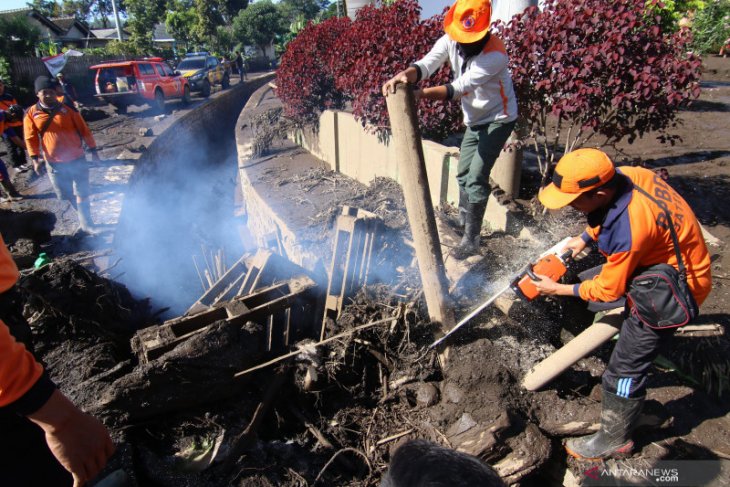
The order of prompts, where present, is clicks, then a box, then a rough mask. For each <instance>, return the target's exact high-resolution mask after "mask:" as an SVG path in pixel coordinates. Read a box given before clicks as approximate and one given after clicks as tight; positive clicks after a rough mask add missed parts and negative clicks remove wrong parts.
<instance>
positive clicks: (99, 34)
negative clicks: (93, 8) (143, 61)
mask: <svg viewBox="0 0 730 487" xmlns="http://www.w3.org/2000/svg"><path fill="white" fill-rule="evenodd" d="M91 33H92V34H94V37H96V38H98V39H108V40H114V39H116V38H117V29H91ZM122 39H129V32H127V31H125V30H124V29H122Z"/></svg>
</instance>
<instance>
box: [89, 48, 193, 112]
mask: <svg viewBox="0 0 730 487" xmlns="http://www.w3.org/2000/svg"><path fill="white" fill-rule="evenodd" d="M89 69H92V70H96V77H95V78H94V84H95V85H96V95H95V96H97V97H98V98H101V99H103V100H104V101H106V102H108V103H111V104H112V105H114V106H115V107H116V108H117V111H118V112H119V113H126V111H127V107H128V106H129V105H145V104H146V105H152V106H154V107H155V108H157V109H158V110H159V111H161V112H163V111H164V110H165V100H166V99H168V98H180V99H182V101H183V103H185V104H188V103H190V86H189V84H188V80H187V79H185V77H184V76H182V75H180V73H179V72H177V71H173V70H172V69H171V68H170V66H168V65H167V64H166V63H165V62H164V61H163V60H162V58H145V59H140V60H135V61H110V62H106V63H101V64H96V65H94V66H91V67H90V68H89Z"/></svg>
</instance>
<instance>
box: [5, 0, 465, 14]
mask: <svg viewBox="0 0 730 487" xmlns="http://www.w3.org/2000/svg"><path fill="white" fill-rule="evenodd" d="M419 1H420V3H421V7H422V8H423V16H424V17H430V16H432V15H435V14H437V13H440V12H441V10H442V9H443V8H444V7H445V6H446V5H451V4H452V3H453V1H449V0H419ZM26 3H27V0H3V2H2V7H0V9H2V10H11V9H16V8H25V7H26Z"/></svg>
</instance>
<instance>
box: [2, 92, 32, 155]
mask: <svg viewBox="0 0 730 487" xmlns="http://www.w3.org/2000/svg"><path fill="white" fill-rule="evenodd" d="M17 104H18V101H17V100H16V99H15V97H14V96H13V95H12V93H10V92H9V91H8V89H7V85H6V83H5V80H4V79H3V78H0V110H5V111H7V110H8V109H9V108H10V107H11V106H13V105H17ZM0 135H2V144H3V145H4V146H5V150H6V152H7V153H8V159H9V161H8V162H10V164H11V165H12V166H13V167H15V168H18V169H24V168H25V166H26V160H25V140H24V137H23V120H22V119H19V120H13V121H12V122H9V123H7V124H5V127H4V128H3V129H2V131H0Z"/></svg>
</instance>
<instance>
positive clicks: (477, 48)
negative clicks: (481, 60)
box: [458, 32, 490, 59]
mask: <svg viewBox="0 0 730 487" xmlns="http://www.w3.org/2000/svg"><path fill="white" fill-rule="evenodd" d="M489 37H490V34H489V32H487V35H485V36H484V37H483V38H481V39H480V40H478V41H476V42H470V43H469V44H462V43H461V42H459V43H458V48H459V55H460V56H461V57H462V58H464V59H469V58H470V57H474V56H476V55H477V54H479V53H480V52H482V50H483V49H484V46H486V45H487V42H489Z"/></svg>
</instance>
